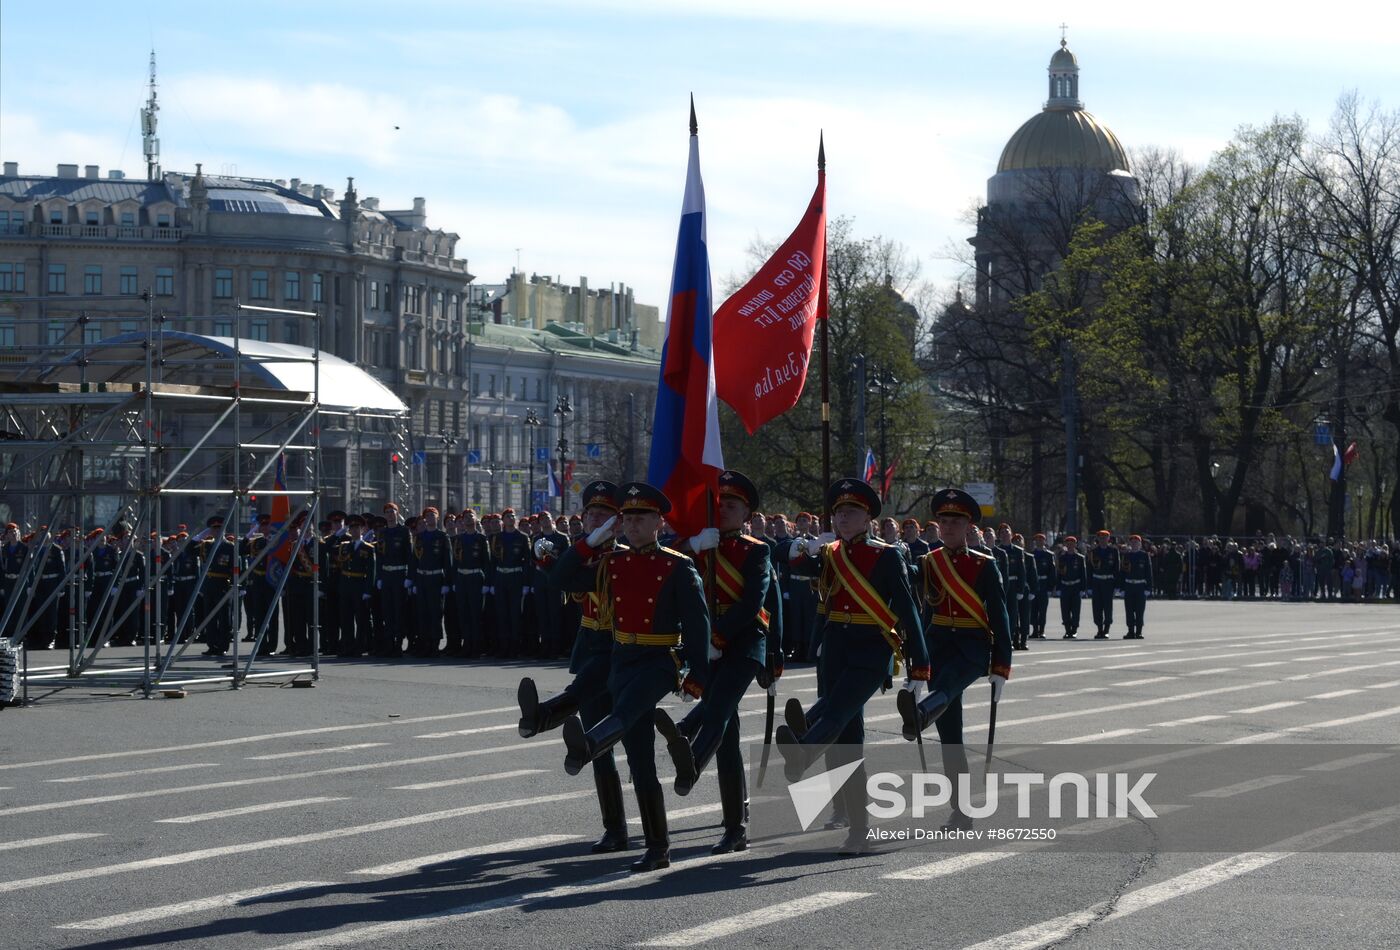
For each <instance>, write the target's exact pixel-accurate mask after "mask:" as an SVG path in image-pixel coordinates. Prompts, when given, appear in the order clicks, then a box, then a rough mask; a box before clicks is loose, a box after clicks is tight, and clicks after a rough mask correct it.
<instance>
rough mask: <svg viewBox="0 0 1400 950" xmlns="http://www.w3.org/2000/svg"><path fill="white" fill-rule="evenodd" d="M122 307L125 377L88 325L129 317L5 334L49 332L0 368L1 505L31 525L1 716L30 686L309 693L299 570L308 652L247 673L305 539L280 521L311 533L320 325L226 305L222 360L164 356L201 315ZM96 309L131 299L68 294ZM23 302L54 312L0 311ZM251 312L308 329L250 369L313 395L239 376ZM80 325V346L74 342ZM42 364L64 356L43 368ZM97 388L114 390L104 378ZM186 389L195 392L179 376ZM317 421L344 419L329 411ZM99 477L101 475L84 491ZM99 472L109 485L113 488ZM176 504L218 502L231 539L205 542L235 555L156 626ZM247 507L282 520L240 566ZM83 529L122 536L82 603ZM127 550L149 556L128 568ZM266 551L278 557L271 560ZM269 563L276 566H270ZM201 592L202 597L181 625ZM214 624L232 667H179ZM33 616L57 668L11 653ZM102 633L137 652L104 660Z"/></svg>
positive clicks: (36, 321)
mask: <svg viewBox="0 0 1400 950" xmlns="http://www.w3.org/2000/svg"><path fill="white" fill-rule="evenodd" d="M136 299H139V300H141V301H144V309H145V328H144V336H143V338H142V339H141V340H140V346H141V350H142V354H143V356H142V360H141V362H140V363H139V364H133V363H132V362H131V361H129V360H113V359H110V358H108V357H107V356H105V355H104V353H103V347H104V345H106V344H107V342H108V341H106V340H103V339H102V338H101V332H100V331H101V324H102V323H104V322H115V321H122V322H130V317H129V316H128V315H120V314H119V315H111V314H101V315H91V314H87V313H83V314H80V315H79V316H78V317H77V318H76V319H74V320H72V322H71V324H69V325H67V326H66V327H64V328H62V335H61V338H57V339H55V338H54V337H53V335H52V333H53V329H52V328H54V327H55V323H54V321H52V320H51V319H50V318H49V317H47V316H45V315H43V314H42V311H41V314H40V316H38V317H34V318H32V319H27V320H15V321H13V323H14V325H15V326H16V327H17V328H22V327H23V326H24V325H25V324H26V323H27V324H31V325H34V326H35V327H36V330H37V332H36V333H35V334H34V335H33V338H34V339H36V340H38V339H40V335H39V334H40V333H44V332H45V331H46V330H47V331H48V332H49V333H50V334H51V335H50V337H49V339H48V340H47V341H46V342H43V343H38V344H33V343H31V344H21V345H18V346H14V347H11V348H9V350H10V353H13V354H14V356H15V357H16V358H14V359H10V360H7V363H8V364H9V366H15V367H17V368H16V369H10V368H9V366H5V365H0V498H4V499H6V500H13V499H23V500H24V502H25V503H26V510H27V511H31V512H41V513H42V514H43V520H42V521H41V520H39V519H38V518H36V519H35V520H34V521H33V522H32V523H33V524H35V525H36V526H37V527H36V531H35V536H34V544H33V545H32V546H31V547H30V548H29V554H28V556H27V557H26V558H25V559H24V561H23V563H22V565H21V567H20V570H19V574H18V577H17V578H15V579H14V580H13V582H12V583H11V584H10V590H11V591H12V596H10V597H8V598H6V601H5V602H4V604H3V605H0V640H5V641H6V642H8V643H9V644H10V645H11V646H13V647H16V648H18V649H19V651H20V663H19V666H20V671H19V680H20V684H21V689H22V694H21V696H22V698H21V699H19V700H18V701H16V702H15V705H21V704H27V703H29V702H31V701H33V697H32V696H31V689H32V690H34V691H38V690H41V689H42V690H44V691H45V695H52V694H54V693H57V692H59V691H62V690H68V689H73V688H80V689H102V690H113V689H116V690H124V691H128V692H130V693H132V694H138V693H139V695H141V696H143V697H147V698H149V697H151V696H152V695H154V694H155V693H156V692H157V691H158V690H162V689H176V688H180V687H185V686H192V685H197V684H198V685H208V684H218V685H227V686H229V687H231V688H233V689H238V688H240V687H241V686H243V685H244V684H245V683H248V682H252V681H259V680H272V681H277V680H288V681H292V682H298V681H301V682H308V683H309V682H311V681H314V680H316V679H319V677H320V672H321V662H320V610H319V600H320V580H321V579H320V572H319V570H318V569H316V568H315V567H314V566H313V568H312V570H311V575H312V578H311V593H310V596H311V603H310V605H309V608H310V609H309V611H308V613H309V615H310V639H311V655H310V657H309V658H306V660H300V659H298V660H296V661H294V662H292V663H289V664H287V663H268V664H263V665H262V666H260V665H259V663H258V660H259V659H260V650H261V647H262V645H263V641H264V638H265V637H266V634H267V630H268V627H269V624H270V622H271V620H272V617H273V616H274V615H275V611H276V610H277V608H278V605H280V602H281V598H282V594H283V592H284V589H285V586H286V584H287V581H288V578H289V577H290V576H291V574H292V570H291V567H290V565H292V564H296V563H297V559H298V558H299V557H301V556H302V555H303V547H304V545H305V543H306V538H307V536H308V535H309V534H310V532H309V531H302V532H296V533H295V534H294V535H293V534H292V533H290V531H289V527H290V524H291V522H292V521H293V520H294V519H295V518H296V516H297V515H298V514H304V515H305V516H306V520H307V522H308V524H309V525H311V526H314V525H315V524H316V521H317V516H318V513H319V500H320V496H319V485H320V484H321V472H320V455H321V453H320V439H321V431H320V430H321V417H322V416H323V415H325V414H326V412H325V410H323V409H322V407H321V405H320V390H321V349H320V326H321V316H320V314H318V313H317V312H315V311H306V310H289V309H281V308H272V307H260V306H251V305H246V304H243V303H241V302H239V301H235V303H234V307H233V314H232V330H233V336H232V352H231V353H230V354H220V353H216V352H212V351H211V352H206V353H199V354H197V355H196V356H194V357H191V356H188V355H184V354H172V353H170V352H167V345H166V341H167V337H166V333H167V332H170V331H171V330H174V329H178V328H179V327H180V326H182V325H186V326H196V325H198V324H197V322H196V321H205V320H208V319H210V318H208V317H204V316H199V317H191V316H171V315H168V314H165V313H163V312H160V311H157V309H156V308H155V307H154V305H153V298H152V295H151V294H150V293H149V292H147V293H145V294H143V295H141V297H140V298H136ZM110 300H122V301H125V302H126V303H131V302H132V301H133V298H131V297H129V296H126V297H120V298H118V297H100V296H99V297H95V298H94V297H88V298H85V302H86V301H92V302H94V303H95V302H100V301H110ZM36 301H37V302H41V303H47V304H53V303H55V301H54V299H53V298H46V297H16V296H7V297H4V298H0V302H8V303H24V302H36ZM254 316H257V317H259V318H265V317H267V316H274V317H277V318H280V319H284V320H294V321H297V322H298V323H300V324H304V325H309V327H310V333H309V334H306V335H301V336H300V338H303V339H305V338H308V337H309V339H310V340H311V346H310V348H309V354H308V355H306V356H295V355H294V356H279V357H268V356H266V355H259V356H258V357H257V358H256V363H259V364H266V363H269V362H300V363H304V364H309V366H310V370H311V376H310V378H311V383H312V384H311V386H310V387H309V389H308V390H307V391H304V392H293V391H287V390H281V389H271V388H264V387H262V386H259V385H257V382H258V380H257V379H256V378H252V379H251V380H250V377H249V374H248V369H249V367H250V365H251V364H252V363H253V362H254V361H253V360H252V359H245V354H244V350H243V344H244V341H245V340H246V339H247V337H246V336H245V335H244V332H243V330H244V322H245V321H247V320H249V319H251V318H252V317H254ZM221 319H227V318H221ZM93 325H97V332H96V333H94V332H92V331H90V330H89V327H92V326H93ZM72 334H76V335H77V339H75V340H73V341H71V342H70V341H68V340H67V337H68V336H69V335H72ZM59 352H63V353H64V355H63V356H61V357H58V356H56V355H55V354H56V353H59ZM8 355H9V354H7V356H8ZM104 367H105V369H104ZM112 376H117V377H121V378H123V379H125V380H127V381H123V382H114V381H110V377H112ZM188 379H195V380H197V381H196V382H195V383H193V384H191V383H190V382H187V381H182V380H188ZM332 414H333V415H345V414H348V413H346V412H337V411H334V410H333V411H332ZM386 415H390V414H386ZM279 458H282V459H283V460H284V465H283V468H284V470H285V473H286V484H285V485H284V486H282V487H274V482H273V478H274V475H273V473H274V470H275V469H276V467H277V462H278V459H279ZM98 471H101V472H103V473H105V474H106V475H107V476H108V478H106V479H104V480H97V479H95V478H94V477H93V475H94V473H96V472H98ZM114 473H115V474H116V475H117V476H118V478H117V481H118V482H119V483H114V481H113V477H112V476H113V474H114ZM184 496H198V497H203V498H207V499H210V500H214V499H218V505H219V508H220V509H221V510H222V513H223V517H224V525H225V526H226V527H234V528H235V533H234V534H233V535H232V536H227V535H226V536H225V537H224V538H223V539H219V540H215V542H214V544H215V546H216V547H217V545H220V544H231V545H233V546H234V549H235V550H234V553H235V557H234V568H233V574H232V577H231V579H230V581H229V583H228V586H227V588H226V589H223V590H220V587H221V586H222V585H215V584H213V583H211V582H210V580H209V576H208V575H209V568H210V566H211V564H212V561H213V559H212V558H207V559H203V560H202V562H201V565H200V569H199V572H198V577H197V579H196V581H195V587H194V593H193V594H192V595H191V596H189V598H188V600H187V602H186V603H185V605H184V607H183V609H182V610H181V611H180V612H179V613H178V614H175V613H173V612H172V613H171V615H170V617H169V618H167V608H168V606H169V604H168V602H167V597H168V595H167V591H166V584H167V582H168V581H169V580H170V579H171V578H173V573H172V567H173V565H174V564H175V563H176V561H177V559H178V557H179V555H180V554H182V553H183V552H184V550H185V548H186V547H187V546H188V545H190V544H196V543H199V542H200V541H201V540H203V539H202V537H201V535H198V534H193V532H191V535H192V536H191V537H189V538H188V540H185V541H183V542H182V543H181V544H180V546H179V547H178V548H177V549H176V550H174V551H172V552H170V553H169V554H167V553H166V551H165V549H164V545H163V544H162V540H163V539H165V538H166V536H167V528H168V527H169V524H170V521H169V514H168V512H167V511H166V509H167V508H168V507H169V506H170V505H171V503H172V501H174V500H178V499H180V498H182V497H184ZM255 496H262V497H264V498H272V497H275V496H282V497H285V498H286V499H287V501H288V507H289V517H288V521H287V523H286V524H285V525H284V526H283V529H282V531H281V532H280V533H277V534H275V535H274V537H273V538H271V539H269V543H267V544H266V545H264V546H263V548H262V550H261V551H260V552H259V553H258V554H257V555H256V556H255V557H253V558H251V559H250V560H249V562H248V563H247V564H246V565H245V564H243V563H242V553H243V551H242V547H243V541H244V538H241V537H239V536H238V534H237V528H236V527H235V526H241V525H242V524H244V522H245V518H246V517H247V515H248V513H249V511H250V507H249V502H250V501H251V500H252V499H253V498H254V497H255ZM94 521H97V522H102V523H104V524H105V526H106V528H107V531H108V533H110V531H111V529H112V527H113V526H114V525H115V524H116V523H118V522H121V523H123V524H125V525H126V526H127V527H128V528H129V531H130V535H129V537H130V539H131V540H130V541H129V542H128V543H127V544H126V546H125V547H124V548H123V549H122V551H121V554H120V557H119V559H118V561H117V564H116V568H115V571H114V572H113V576H112V577H111V578H110V580H109V581H107V582H106V585H105V588H103V587H102V586H101V585H93V590H92V591H89V590H88V587H89V578H88V573H89V572H88V571H87V570H86V568H87V566H88V562H89V560H90V557H91V554H92V551H93V549H94V545H92V544H89V543H87V542H86V541H85V539H84V536H83V535H84V532H83V531H82V530H80V528H79V527H77V526H82V525H84V524H91V523H93V522H94ZM65 524H66V525H73V526H75V527H74V528H73V529H72V530H71V531H70V532H69V533H67V534H66V537H65V534H64V533H61V532H60V531H59V526H60V525H65ZM250 533H251V532H250ZM148 537H150V538H154V539H155V541H154V544H151V543H148V541H147V540H146V539H147V538H148ZM143 548H144V549H145V552H146V553H147V554H149V558H148V560H149V563H148V564H146V565H145V567H144V569H143V567H142V562H143V555H142V554H141V551H140V549H143ZM279 548H280V549H281V551H282V552H283V554H284V555H285V556H286V560H285V561H283V560H281V558H274V557H273V556H272V555H273V552H274V551H277V550H278V549H279ZM57 554H61V555H62V557H61V558H59V557H58V556H56V555H57ZM260 564H262V565H264V570H265V571H266V572H267V576H268V577H269V578H271V577H273V576H274V575H275V576H276V584H275V592H276V593H275V595H274V597H273V599H272V604H273V608H272V609H271V610H269V611H268V612H267V614H266V615H265V616H264V617H263V619H262V622H261V623H260V624H259V625H258V627H257V629H256V630H255V631H252V635H253V637H254V641H253V643H252V644H251V645H250V647H249V649H248V650H247V653H246V655H240V647H241V646H242V637H241V634H242V630H241V627H242V619H243V613H244V611H243V607H242V596H243V594H244V593H246V591H247V587H248V584H249V583H250V582H251V581H252V579H253V578H254V577H255V576H257V575H255V574H254V573H253V569H254V568H256V567H258V566H259V565H260ZM283 564H286V565H288V566H287V567H285V568H284V569H282V570H280V571H279V570H277V566H280V565H283ZM314 564H315V561H313V565H314ZM143 571H144V577H142V572H143ZM133 574H135V575H136V576H137V577H142V582H141V585H140V589H139V591H137V592H136V593H135V594H134V596H130V597H127V596H125V595H124V594H122V593H120V591H122V589H123V587H124V586H127V583H128V581H130V580H131V578H132V576H133ZM201 596H206V597H210V598H211V599H213V598H216V599H214V602H213V603H206V604H205V605H204V607H203V609H202V610H201V611H200V612H199V613H200V615H199V616H195V611H194V607H195V604H196V603H197V602H198V601H199V598H200V597H201ZM65 600H66V604H67V611H66V618H58V617H57V611H58V607H59V604H60V603H62V602H64V601H65ZM219 611H227V616H228V618H229V625H230V630H231V631H232V635H231V648H232V655H231V656H230V657H228V660H229V661H231V662H224V663H220V664H218V665H211V664H206V663H201V662H199V661H197V660H193V659H187V658H186V657H185V653H186V650H187V649H188V647H189V646H190V644H192V643H194V642H196V640H197V639H198V638H199V636H200V634H201V633H203V632H204V631H205V629H206V628H207V627H208V626H209V624H210V622H211V621H212V620H213V619H214V618H215V616H216V613H217V612H219ZM46 617H47V618H48V622H49V624H50V625H51V626H52V627H53V629H54V631H55V633H56V634H58V635H59V636H60V637H61V636H62V630H63V628H64V625H65V620H66V633H67V643H68V657H67V662H66V663H64V664H61V665H51V666H50V665H44V666H31V665H30V663H29V656H28V650H27V649H26V648H25V646H24V645H25V643H26V640H27V637H28V634H29V633H30V631H31V630H32V629H34V628H35V626H36V624H41V623H43V622H44V619H45V618H46ZM167 620H168V622H167ZM168 627H173V629H167V628H168ZM40 629H41V630H42V629H46V628H43V627H41V628H40ZM117 631H124V632H126V633H128V634H133V633H134V637H135V639H136V642H137V643H138V644H139V645H140V646H141V648H142V649H141V653H140V655H139V657H131V656H126V657H111V656H110V655H108V654H107V653H106V651H107V650H109V649H110V648H109V647H108V646H107V643H108V640H109V639H111V638H112V637H113V635H114V634H115V633H116V632H117ZM264 667H265V668H264Z"/></svg>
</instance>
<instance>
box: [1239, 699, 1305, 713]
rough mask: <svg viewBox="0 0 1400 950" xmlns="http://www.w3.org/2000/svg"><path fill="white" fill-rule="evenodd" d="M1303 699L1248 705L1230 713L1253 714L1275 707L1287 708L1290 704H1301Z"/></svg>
mask: <svg viewBox="0 0 1400 950" xmlns="http://www.w3.org/2000/svg"><path fill="white" fill-rule="evenodd" d="M1301 705H1303V701H1302V700H1301V699H1285V700H1284V701H1283V702H1279V703H1265V704H1264V705H1262V706H1247V707H1245V708H1244V709H1232V710H1230V715H1232V716H1235V715H1251V714H1253V713H1262V712H1273V711H1274V710H1275V709H1287V708H1288V707H1289V706H1301Z"/></svg>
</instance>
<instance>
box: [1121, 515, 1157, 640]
mask: <svg viewBox="0 0 1400 950" xmlns="http://www.w3.org/2000/svg"><path fill="white" fill-rule="evenodd" d="M1151 589H1152V558H1151V557H1149V556H1148V554H1147V552H1146V551H1144V550H1143V549H1142V537H1141V536H1140V535H1136V534H1132V535H1129V536H1128V553H1127V554H1125V555H1123V613H1124V614H1126V615H1127V620H1128V632H1127V633H1125V634H1124V635H1123V639H1124V640H1141V639H1142V621H1143V615H1144V614H1146V613H1147V592H1148V591H1149V590H1151Z"/></svg>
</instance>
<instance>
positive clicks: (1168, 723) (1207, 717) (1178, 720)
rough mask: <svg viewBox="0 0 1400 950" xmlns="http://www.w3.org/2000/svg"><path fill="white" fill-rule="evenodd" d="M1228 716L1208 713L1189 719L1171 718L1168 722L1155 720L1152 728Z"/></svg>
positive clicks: (1187, 724) (1208, 720)
mask: <svg viewBox="0 0 1400 950" xmlns="http://www.w3.org/2000/svg"><path fill="white" fill-rule="evenodd" d="M1228 718H1229V717H1228V716H1217V715H1206V716H1192V717H1190V718H1189V719H1169V720H1167V721H1166V722H1154V723H1153V724H1152V728H1153V729H1157V728H1160V727H1164V726H1190V725H1194V724H1195V723H1198V722H1214V721H1215V720H1217V719H1228Z"/></svg>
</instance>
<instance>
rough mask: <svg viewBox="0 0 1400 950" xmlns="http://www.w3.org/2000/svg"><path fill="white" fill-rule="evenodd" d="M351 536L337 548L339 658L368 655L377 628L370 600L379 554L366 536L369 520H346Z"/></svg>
mask: <svg viewBox="0 0 1400 950" xmlns="http://www.w3.org/2000/svg"><path fill="white" fill-rule="evenodd" d="M345 527H346V531H347V534H346V536H345V540H344V541H342V542H341V543H340V545H339V546H338V547H337V549H336V556H335V562H336V563H335V570H336V575H337V578H338V592H339V596H340V605H339V609H338V610H337V611H336V616H337V617H339V618H340V637H339V639H338V647H339V649H338V651H337V655H338V656H342V657H347V658H351V657H358V656H364V654H365V650H366V649H367V648H368V646H369V642H370V637H371V636H372V635H373V627H372V625H371V623H370V601H371V599H373V595H374V585H375V581H376V580H377V563H376V561H377V553H378V552H377V551H376V550H375V545H374V542H373V541H366V540H365V537H364V530H365V519H364V516H362V515H351V516H350V517H348V518H346V519H345Z"/></svg>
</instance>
